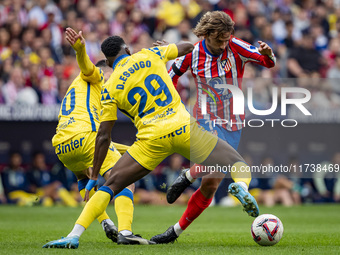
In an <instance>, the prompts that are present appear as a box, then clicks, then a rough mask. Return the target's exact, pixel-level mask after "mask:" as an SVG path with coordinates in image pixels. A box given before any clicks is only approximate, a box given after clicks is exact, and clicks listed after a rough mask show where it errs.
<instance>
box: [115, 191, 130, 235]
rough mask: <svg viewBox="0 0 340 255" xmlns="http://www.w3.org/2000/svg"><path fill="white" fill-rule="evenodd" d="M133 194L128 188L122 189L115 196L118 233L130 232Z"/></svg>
mask: <svg viewBox="0 0 340 255" xmlns="http://www.w3.org/2000/svg"><path fill="white" fill-rule="evenodd" d="M133 210H134V207H133V193H132V191H131V190H129V189H128V188H125V189H123V190H122V191H121V192H119V193H118V194H117V195H116V196H115V211H116V214H117V219H118V232H120V231H122V230H129V231H131V232H132V229H131V224H132V219H133Z"/></svg>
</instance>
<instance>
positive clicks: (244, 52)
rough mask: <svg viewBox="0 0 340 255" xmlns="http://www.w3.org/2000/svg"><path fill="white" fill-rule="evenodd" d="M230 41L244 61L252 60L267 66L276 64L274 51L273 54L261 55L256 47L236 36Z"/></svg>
mask: <svg viewBox="0 0 340 255" xmlns="http://www.w3.org/2000/svg"><path fill="white" fill-rule="evenodd" d="M231 43H232V44H233V46H234V48H235V49H236V50H237V53H238V55H239V56H240V58H241V59H242V61H243V62H244V63H247V62H254V63H257V64H259V65H261V66H265V67H268V68H270V67H273V66H275V64H276V57H275V55H274V53H273V56H268V55H262V54H261V53H260V52H259V50H258V48H257V47H255V46H253V45H251V44H250V43H247V42H245V41H242V40H240V39H238V38H236V37H233V38H232V40H231Z"/></svg>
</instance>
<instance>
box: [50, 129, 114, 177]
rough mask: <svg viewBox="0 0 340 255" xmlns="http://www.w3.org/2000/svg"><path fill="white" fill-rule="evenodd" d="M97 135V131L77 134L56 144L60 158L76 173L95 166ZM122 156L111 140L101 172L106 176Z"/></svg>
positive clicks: (56, 151)
mask: <svg viewBox="0 0 340 255" xmlns="http://www.w3.org/2000/svg"><path fill="white" fill-rule="evenodd" d="M96 136H97V133H96V132H85V133H80V134H77V135H75V136H74V137H72V138H71V139H69V140H67V141H65V142H63V143H62V144H58V145H57V146H55V153H56V154H57V156H58V158H59V160H60V161H61V162H63V164H64V165H65V166H66V167H67V168H68V169H70V170H71V171H72V172H74V173H75V174H76V175H77V173H78V172H79V173H83V172H84V170H86V169H88V168H89V167H92V166H93V156H94V147H95V142H96ZM120 157H121V155H120V153H119V152H118V150H117V149H116V148H115V147H114V145H113V142H111V144H110V148H109V150H108V151H107V154H106V158H105V160H104V162H103V165H102V168H101V169H100V172H99V174H100V175H101V176H104V174H105V173H106V172H107V171H108V170H110V169H111V168H112V167H113V166H114V164H116V162H117V161H118V160H119V159H120Z"/></svg>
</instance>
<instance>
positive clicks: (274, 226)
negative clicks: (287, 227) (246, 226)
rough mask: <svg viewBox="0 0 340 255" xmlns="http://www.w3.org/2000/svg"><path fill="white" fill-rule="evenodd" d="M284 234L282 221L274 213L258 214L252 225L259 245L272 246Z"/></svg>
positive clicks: (252, 233)
mask: <svg viewBox="0 0 340 255" xmlns="http://www.w3.org/2000/svg"><path fill="white" fill-rule="evenodd" d="M282 234H283V225H282V222H281V221H280V219H279V218H278V217H276V216H275V215H272V214H262V215H260V216H258V217H257V218H256V219H255V220H254V222H253V224H252V225H251V235H252V236H253V239H254V241H255V242H256V243H258V244H259V245H263V246H270V245H274V244H277V243H278V242H279V241H280V239H281V237H282Z"/></svg>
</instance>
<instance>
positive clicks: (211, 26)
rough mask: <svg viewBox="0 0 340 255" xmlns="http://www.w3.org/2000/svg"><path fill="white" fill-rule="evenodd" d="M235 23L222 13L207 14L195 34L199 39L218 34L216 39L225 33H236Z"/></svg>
mask: <svg viewBox="0 0 340 255" xmlns="http://www.w3.org/2000/svg"><path fill="white" fill-rule="evenodd" d="M234 25H235V22H234V21H233V20H232V19H231V18H230V16H229V15H228V14H226V13H225V12H222V11H213V12H207V13H206V14H204V15H203V17H202V18H201V19H200V21H199V22H198V24H197V25H196V27H195V28H194V30H193V32H194V34H195V35H196V36H197V37H201V36H209V35H211V34H216V38H218V37H220V36H221V35H223V34H225V33H231V34H233V33H234Z"/></svg>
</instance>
